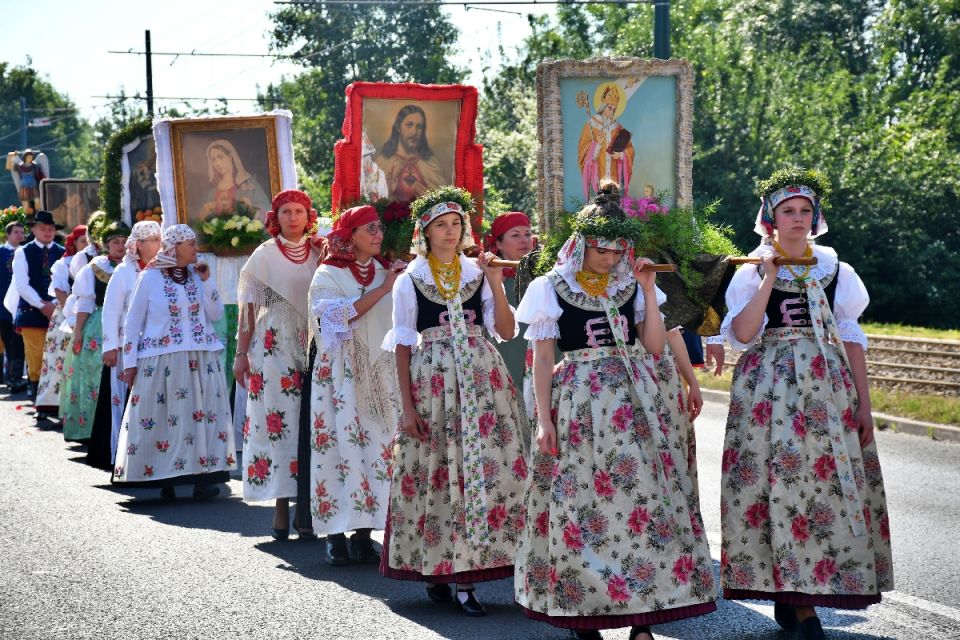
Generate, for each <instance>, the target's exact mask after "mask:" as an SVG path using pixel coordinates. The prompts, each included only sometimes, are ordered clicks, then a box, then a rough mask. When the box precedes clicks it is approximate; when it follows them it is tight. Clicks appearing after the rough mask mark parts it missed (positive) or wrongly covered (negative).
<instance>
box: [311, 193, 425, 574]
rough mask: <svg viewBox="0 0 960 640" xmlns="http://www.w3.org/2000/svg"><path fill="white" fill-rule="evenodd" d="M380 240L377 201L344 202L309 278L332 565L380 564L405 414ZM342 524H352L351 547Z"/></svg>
mask: <svg viewBox="0 0 960 640" xmlns="http://www.w3.org/2000/svg"><path fill="white" fill-rule="evenodd" d="M382 242H383V224H382V223H381V222H380V217H379V215H378V214H377V210H376V209H374V208H373V207H371V206H369V205H367V206H361V207H354V208H352V209H348V210H347V211H345V212H343V214H342V215H341V216H340V217H339V218H337V221H336V223H335V225H334V229H333V231H332V232H331V233H330V234H329V235H327V243H328V256H327V257H325V258H324V260H323V264H321V265H320V268H319V269H317V272H316V274H314V276H313V283H312V284H311V285H310V310H311V312H312V313H313V315H314V316H315V317H316V318H317V319H318V321H319V323H320V345H319V347H320V348H319V351H318V356H317V361H316V364H315V365H314V367H313V401H312V410H313V417H312V424H313V433H312V436H311V439H310V442H311V446H312V448H313V452H312V455H311V458H310V470H311V473H312V474H313V478H312V484H311V486H312V488H313V497H312V511H313V526H314V529H315V530H316V531H317V532H318V533H320V532H322V533H325V534H326V535H327V549H326V556H327V557H326V560H327V562H329V563H330V564H333V565H345V564H349V563H350V561H351V559H353V560H355V561H357V562H359V563H362V564H379V562H380V555H379V554H378V553H377V551H376V549H375V547H374V545H373V543H372V542H371V541H370V532H371V531H372V530H373V529H383V528H384V527H385V526H386V521H387V506H388V501H389V499H390V464H391V460H392V446H393V436H394V433H395V432H396V429H397V424H398V423H399V420H400V414H399V401H398V390H397V383H396V378H395V375H396V370H397V368H396V363H395V361H394V356H393V353H392V352H389V351H384V350H382V349H381V348H380V344H381V343H382V342H383V339H384V337H385V336H386V334H387V332H388V331H389V330H390V326H391V312H392V304H391V291H392V289H393V283H394V281H395V280H396V279H397V273H396V272H395V271H394V270H392V269H388V268H387V267H386V266H385V264H386V263H385V261H384V260H383V259H382V258H380V255H379V254H380V245H381V244H382ZM404 266H406V265H404V264H403V263H398V264H396V265H394V268H395V269H397V270H401V271H402V269H403V267H404ZM346 531H354V534H353V535H352V536H351V537H350V544H349V547H348V545H347V539H346V536H345V535H344V532H346Z"/></svg>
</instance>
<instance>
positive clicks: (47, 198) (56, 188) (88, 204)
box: [40, 178, 100, 233]
mask: <svg viewBox="0 0 960 640" xmlns="http://www.w3.org/2000/svg"><path fill="white" fill-rule="evenodd" d="M40 207H41V208H42V209H44V210H46V211H49V212H50V213H52V214H53V219H54V221H56V222H57V224H62V225H63V228H64V230H65V231H66V232H68V233H69V231H70V230H71V229H73V228H74V227H75V226H77V225H78V224H86V223H87V218H89V217H90V214H91V213H93V212H94V211H96V210H97V209H99V208H100V181H99V180H59V179H51V178H47V179H44V180H42V181H41V182H40Z"/></svg>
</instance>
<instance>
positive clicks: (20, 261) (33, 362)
mask: <svg viewBox="0 0 960 640" xmlns="http://www.w3.org/2000/svg"><path fill="white" fill-rule="evenodd" d="M30 224H31V229H30V230H31V232H32V233H33V240H32V241H31V242H28V243H27V244H25V245H23V246H22V247H20V248H19V249H17V252H16V253H15V254H14V256H13V275H14V281H15V282H16V285H17V294H18V295H19V296H20V304H19V305H18V307H17V317H16V319H15V320H14V326H15V327H16V329H17V332H18V333H20V335H21V336H22V337H23V350H24V352H25V354H26V356H27V378H28V379H29V384H28V387H27V388H28V393H29V395H30V397H31V398H33V397H34V396H35V394H36V393H37V382H38V381H39V380H40V368H41V367H42V366H43V345H44V341H45V340H46V338H47V327H48V326H49V325H50V317H51V316H53V310H54V308H55V307H56V305H55V304H54V303H53V302H52V300H53V296H51V295H50V294H49V293H48V292H47V290H48V289H49V288H50V267H52V266H53V263H54V262H56V261H57V260H59V259H60V257H61V256H62V255H63V252H64V249H63V247H62V246H61V245H59V244H57V243H56V242H54V236H55V235H56V233H57V229H59V228H62V225H58V224H56V223H55V222H54V221H53V214H51V213H50V212H49V211H38V212H37V214H36V215H35V216H34V217H33V222H32V223H30Z"/></svg>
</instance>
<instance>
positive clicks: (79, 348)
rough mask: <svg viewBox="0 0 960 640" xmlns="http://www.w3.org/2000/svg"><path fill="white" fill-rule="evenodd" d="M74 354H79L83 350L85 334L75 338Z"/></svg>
mask: <svg viewBox="0 0 960 640" xmlns="http://www.w3.org/2000/svg"><path fill="white" fill-rule="evenodd" d="M72 351H73V355H75V356H78V355H80V352H81V351H83V336H79V337H76V336H75V337H74V338H73V347H72Z"/></svg>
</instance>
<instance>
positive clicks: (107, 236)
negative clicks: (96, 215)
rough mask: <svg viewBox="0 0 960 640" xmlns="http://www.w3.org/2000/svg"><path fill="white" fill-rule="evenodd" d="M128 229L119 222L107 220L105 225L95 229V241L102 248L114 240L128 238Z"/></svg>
mask: <svg viewBox="0 0 960 640" xmlns="http://www.w3.org/2000/svg"><path fill="white" fill-rule="evenodd" d="M129 237H130V227H128V226H127V224H126V223H125V222H123V221H121V220H108V221H107V222H106V223H104V224H101V225H100V226H99V227H97V239H98V240H99V241H100V245H101V246H103V245H105V244H107V243H108V242H110V241H111V240H113V239H114V238H129Z"/></svg>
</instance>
